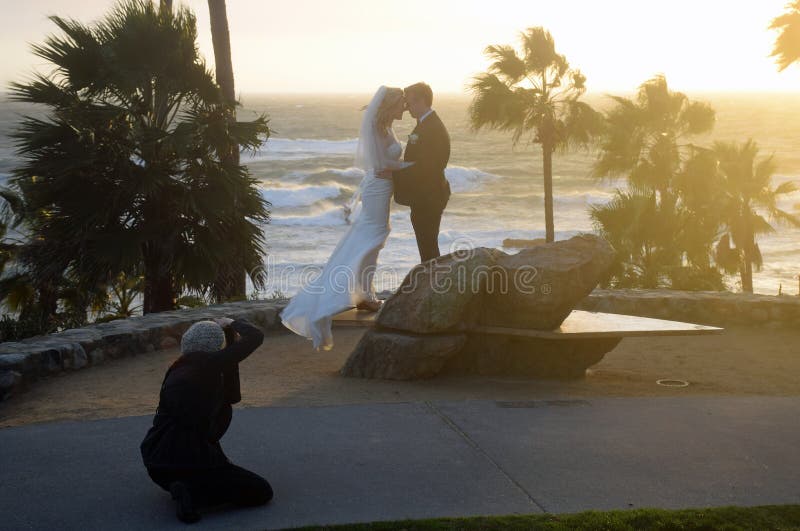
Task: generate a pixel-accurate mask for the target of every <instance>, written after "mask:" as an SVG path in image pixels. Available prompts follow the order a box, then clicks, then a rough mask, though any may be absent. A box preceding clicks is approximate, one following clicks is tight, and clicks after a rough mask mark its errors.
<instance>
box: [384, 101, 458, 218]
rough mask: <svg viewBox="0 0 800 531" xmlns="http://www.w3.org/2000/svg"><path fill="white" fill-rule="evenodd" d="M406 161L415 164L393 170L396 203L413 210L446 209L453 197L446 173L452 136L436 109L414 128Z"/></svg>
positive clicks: (405, 156) (407, 147) (408, 145)
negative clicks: (451, 196)
mask: <svg viewBox="0 0 800 531" xmlns="http://www.w3.org/2000/svg"><path fill="white" fill-rule="evenodd" d="M403 160H405V161H407V162H414V164H413V165H411V166H409V167H408V168H405V169H402V170H396V171H394V172H393V173H392V177H393V180H394V200H395V202H396V203H398V204H401V205H408V206H410V207H411V208H412V209H429V210H444V207H445V206H446V205H447V201H448V199H449V198H450V183H448V182H447V179H446V178H445V176H444V169H445V167H447V162H448V161H449V160H450V135H449V134H448V133H447V129H446V128H445V126H444V124H443V123H442V120H441V119H440V118H439V115H437V114H436V111H434V112H431V113H430V114H429V115H428V116H427V117H426V118H425V119H424V120H422V122H421V123H419V124H417V127H415V128H414V131H412V133H411V136H410V137H409V141H408V143H407V144H406V152H405V155H404V157H403Z"/></svg>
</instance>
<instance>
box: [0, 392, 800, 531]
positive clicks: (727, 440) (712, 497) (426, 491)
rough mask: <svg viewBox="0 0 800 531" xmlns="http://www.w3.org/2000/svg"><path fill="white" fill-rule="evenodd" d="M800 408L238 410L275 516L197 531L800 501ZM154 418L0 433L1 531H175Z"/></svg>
mask: <svg viewBox="0 0 800 531" xmlns="http://www.w3.org/2000/svg"><path fill="white" fill-rule="evenodd" d="M798 419H800V397H786V398H778V397H776V398H770V397H758V398H733V397H727V398H722V397H712V398H708V397H703V398H701V397H687V398H593V399H588V400H574V399H570V400H544V401H535V402H491V401H466V402H431V403H429V402H424V403H399V404H370V405H353V406H336V407H305V408H253V409H243V410H237V411H236V412H235V414H234V420H233V424H232V426H231V429H230V431H229V432H228V434H227V435H226V437H225V439H223V446H224V448H225V449H226V451H227V453H228V455H229V456H230V457H231V459H232V460H233V461H234V462H236V463H238V464H240V465H242V466H245V467H248V468H251V469H253V470H255V471H257V472H259V473H261V474H263V475H264V476H265V477H266V478H267V479H268V480H269V481H270V483H272V485H273V488H274V490H275V499H274V500H273V501H272V503H271V504H270V505H267V506H264V507H260V508H256V509H249V510H241V511H235V512H222V513H211V514H207V515H205V516H204V517H203V520H202V521H201V522H200V523H199V524H197V525H196V526H194V527H193V528H196V529H232V528H236V529H274V528H285V527H293V526H301V525H310V524H334V523H348V522H362V521H372V520H385V519H402V518H426V517H437V516H467V515H481V514H511V513H537V512H543V511H546V512H553V513H556V512H575V511H581V510H585V509H612V508H635V507H664V508H680V507H701V506H721V505H761V504H785V503H800V487H798V485H800V451H798V448H800V420H798ZM149 423H150V417H129V418H121V419H110V420H100V421H88V422H58V423H50V424H41V425H33V426H24V427H19V428H7V429H4V430H0V528H2V529H4V530H16V529H81V530H89V529H186V527H185V526H184V525H183V524H181V523H180V522H178V521H177V520H176V519H175V517H174V510H173V503H172V501H171V500H170V499H169V495H168V494H167V493H165V492H163V491H161V490H160V489H158V487H156V486H155V485H154V484H152V483H151V482H150V479H149V478H148V476H147V474H146V472H145V470H144V468H143V467H142V465H141V461H140V456H139V449H138V445H139V442H140V440H141V439H142V437H143V435H144V433H145V431H146V430H147V427H148V426H149Z"/></svg>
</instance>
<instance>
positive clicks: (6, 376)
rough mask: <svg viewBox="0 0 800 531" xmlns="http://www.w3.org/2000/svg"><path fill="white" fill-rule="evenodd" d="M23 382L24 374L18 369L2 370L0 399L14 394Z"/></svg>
mask: <svg viewBox="0 0 800 531" xmlns="http://www.w3.org/2000/svg"><path fill="white" fill-rule="evenodd" d="M21 383H22V375H21V374H20V373H18V372H17V371H0V400H5V399H6V398H8V397H10V396H11V395H13V394H14V392H15V391H16V390H17V389H18V388H19V386H20V384H21Z"/></svg>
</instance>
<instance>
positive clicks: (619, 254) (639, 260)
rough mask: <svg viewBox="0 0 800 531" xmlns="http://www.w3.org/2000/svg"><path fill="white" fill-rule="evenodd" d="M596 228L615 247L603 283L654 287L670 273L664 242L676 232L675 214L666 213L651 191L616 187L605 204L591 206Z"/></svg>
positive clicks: (668, 258) (658, 285)
mask: <svg viewBox="0 0 800 531" xmlns="http://www.w3.org/2000/svg"><path fill="white" fill-rule="evenodd" d="M589 215H590V217H591V219H592V223H593V225H594V227H595V230H596V231H597V232H599V233H600V235H601V236H603V237H604V238H605V239H606V240H607V241H608V242H609V243H610V244H611V246H612V247H614V250H615V251H616V259H615V260H614V263H613V264H612V267H611V269H610V270H609V272H608V278H606V279H605V281H604V284H606V285H611V286H614V287H618V288H657V287H660V286H662V285H663V284H664V283H665V282H666V279H667V278H668V277H669V274H670V272H671V271H670V268H669V264H670V263H671V261H672V260H671V254H672V249H671V247H669V246H664V244H663V242H664V241H665V240H666V239H668V238H670V237H671V236H672V235H674V234H675V231H676V229H677V227H676V224H677V218H676V217H675V216H672V215H670V214H669V213H665V212H664V211H663V210H662V209H661V207H660V205H659V204H658V202H657V201H656V196H655V194H653V193H652V192H650V191H647V190H641V189H633V190H631V191H624V190H617V192H616V194H615V195H614V198H613V199H612V200H611V201H609V202H608V203H606V204H604V205H595V206H592V207H591V208H590V211H589Z"/></svg>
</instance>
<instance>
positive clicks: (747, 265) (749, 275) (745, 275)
mask: <svg viewBox="0 0 800 531" xmlns="http://www.w3.org/2000/svg"><path fill="white" fill-rule="evenodd" d="M741 273H742V291H743V292H745V293H753V257H752V256H750V253H749V252H748V251H745V252H744V263H743V264H742V267H741Z"/></svg>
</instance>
